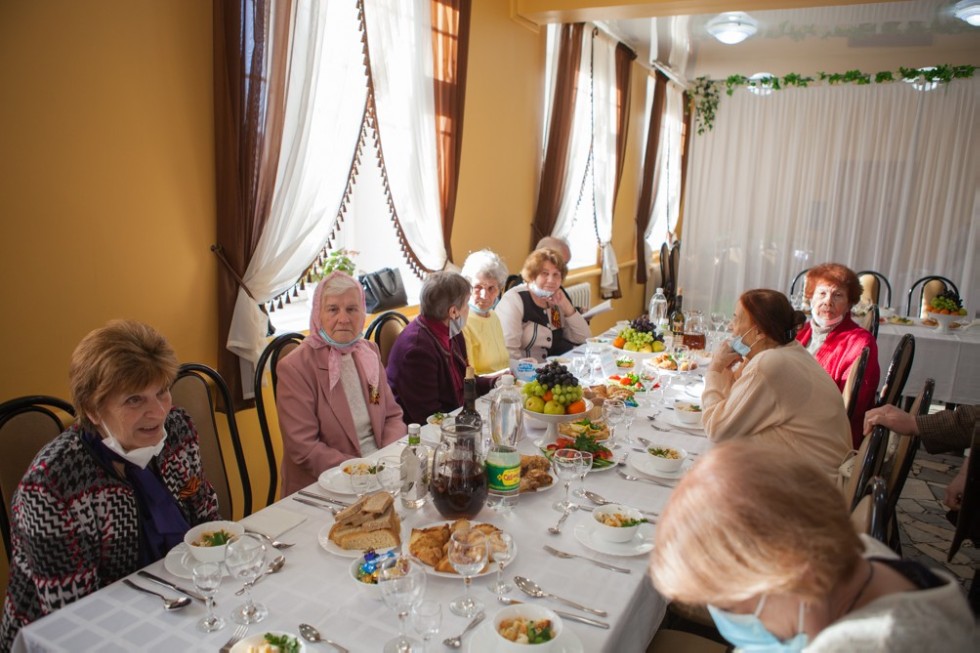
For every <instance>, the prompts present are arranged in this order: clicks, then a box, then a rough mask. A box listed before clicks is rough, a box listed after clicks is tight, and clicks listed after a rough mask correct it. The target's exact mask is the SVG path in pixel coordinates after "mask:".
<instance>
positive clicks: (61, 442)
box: [0, 320, 220, 650]
mask: <svg viewBox="0 0 980 653" xmlns="http://www.w3.org/2000/svg"><path fill="white" fill-rule="evenodd" d="M177 367H178V365H177V357H176V356H175V354H174V351H173V349H172V348H171V347H170V345H169V344H168V343H167V341H166V340H165V339H164V337H163V336H162V335H160V334H159V333H158V332H157V331H156V330H154V329H153V328H152V327H150V326H147V325H145V324H141V323H139V322H133V321H123V320H119V321H114V322H110V323H109V324H108V325H106V326H105V327H102V328H100V329H96V330H95V331H92V332H91V333H89V334H88V335H87V336H85V338H84V339H83V340H82V341H81V343H79V345H78V347H76V348H75V351H74V353H73V354H72V359H71V367H70V369H69V375H68V376H69V383H70V386H71V393H72V400H73V403H74V404H75V408H76V411H77V413H78V416H79V419H78V421H77V422H76V423H75V424H73V425H72V426H71V427H69V429H68V430H67V431H65V432H64V433H62V434H61V435H59V436H58V437H57V438H55V439H54V440H52V441H51V442H50V443H48V444H47V445H45V446H44V447H43V448H42V449H41V451H40V452H39V453H38V454H37V456H36V457H35V458H34V461H33V462H32V463H31V466H30V468H29V469H28V470H27V473H26V474H25V475H24V478H23V480H22V481H21V483H20V486H19V487H18V489H17V491H16V492H15V493H14V496H13V500H12V505H11V509H12V512H11V514H12V515H13V519H12V523H11V535H12V540H13V553H12V559H11V561H10V583H9V586H8V588H7V597H6V601H5V603H4V611H3V622H2V626H0V650H8V649H9V648H10V645H11V643H12V641H13V638H14V636H15V635H16V633H17V631H18V630H19V629H20V628H21V627H22V626H24V625H26V624H27V623H30V622H31V621H34V620H35V619H37V618H39V617H41V616H44V615H45V614H48V613H49V612H52V611H53V610H55V609H57V608H59V607H61V606H62V605H65V604H66V603H70V602H72V601H75V600H76V599H79V598H81V597H83V596H85V595H87V594H90V593H91V592H94V591H96V590H98V589H100V588H102V587H105V586H106V585H108V584H110V583H113V582H115V581H117V580H119V579H120V578H122V577H124V576H127V575H129V574H131V573H133V572H134V571H136V570H137V569H139V568H140V567H143V566H145V565H147V564H149V563H151V562H154V561H155V560H159V559H160V558H162V557H163V556H164V555H166V553H167V552H168V551H169V550H170V549H171V548H173V547H174V546H176V545H177V544H179V543H180V542H182V541H183V538H184V534H185V533H186V532H187V530H188V529H189V528H190V527H191V526H194V525H196V524H199V523H201V522H205V521H209V520H214V519H220V516H219V514H218V501H217V497H216V495H215V492H214V488H212V487H211V484H210V483H209V482H208V481H207V479H205V478H204V473H203V471H202V468H201V457H200V449H199V446H198V439H197V433H196V432H195V431H194V428H193V426H191V423H190V420H189V419H188V417H187V414H186V413H185V412H184V411H183V410H182V409H180V408H175V407H173V406H172V404H171V399H170V386H171V384H172V383H173V381H174V378H175V377H176V375H177Z"/></svg>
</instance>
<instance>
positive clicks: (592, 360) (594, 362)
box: [585, 354, 604, 385]
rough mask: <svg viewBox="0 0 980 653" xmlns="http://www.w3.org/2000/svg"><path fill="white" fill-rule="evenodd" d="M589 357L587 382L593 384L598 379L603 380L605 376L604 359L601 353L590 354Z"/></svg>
mask: <svg viewBox="0 0 980 653" xmlns="http://www.w3.org/2000/svg"><path fill="white" fill-rule="evenodd" d="M587 359H588V362H587V363H586V367H587V371H586V374H587V375H588V377H587V379H586V381H585V382H586V383H588V384H589V385H592V384H593V383H596V382H597V381H601V380H602V377H603V376H604V374H603V373H602V359H601V358H600V357H599V354H589V356H587Z"/></svg>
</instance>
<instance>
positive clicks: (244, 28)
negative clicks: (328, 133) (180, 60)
mask: <svg viewBox="0 0 980 653" xmlns="http://www.w3.org/2000/svg"><path fill="white" fill-rule="evenodd" d="M291 13H292V2H291V0H279V1H276V0H214V4H213V16H214V23H213V33H214V127H215V129H214V140H215V186H216V196H217V234H216V236H217V242H216V244H215V245H214V246H213V247H212V250H213V251H214V252H215V254H217V256H218V260H219V261H220V264H219V265H218V338H217V341H218V370H219V372H220V373H221V376H222V377H224V379H225V381H226V382H227V383H228V386H229V388H231V389H232V396H233V397H234V398H235V401H236V403H237V404H238V405H236V406H235V408H236V409H237V408H242V407H244V405H245V402H244V400H243V399H242V388H243V385H244V386H245V387H251V385H252V379H242V378H241V369H240V366H239V362H238V357H237V356H236V355H235V354H233V353H231V352H230V351H228V349H227V348H226V347H225V343H226V342H227V340H228V329H229V328H230V327H231V318H232V313H233V311H234V309H235V300H236V298H237V296H238V288H239V281H240V279H241V278H242V276H243V275H244V274H245V270H246V269H247V268H248V264H249V262H250V261H251V259H252V255H253V254H254V253H255V248H256V246H257V245H258V242H259V237H260V236H261V235H262V230H263V229H264V228H265V224H266V222H267V221H268V219H269V210H270V207H271V204H272V191H273V185H274V184H275V178H276V168H277V166H278V164H279V148H280V144H281V141H282V126H283V104H284V99H285V70H286V54H287V49H288V44H289V22H290V15H291ZM246 290H247V289H246Z"/></svg>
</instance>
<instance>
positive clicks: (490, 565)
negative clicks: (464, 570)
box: [406, 483, 555, 580]
mask: <svg viewBox="0 0 980 653" xmlns="http://www.w3.org/2000/svg"><path fill="white" fill-rule="evenodd" d="M551 485H552V486H554V485H555V483H552V484H551ZM454 523H456V520H452V519H450V520H445V521H437V522H430V523H428V524H423V525H421V526H417V527H416V528H414V529H412V530H426V529H432V528H438V527H440V526H449V527H450V528H451V527H452V525H453V524H454ZM470 523H471V525H472V527H474V528H476V527H477V526H493V527H494V528H496V529H497V530H499V531H500V532H502V533H506V531H504V530H503V529H502V528H499V527H498V526H495V525H493V524H490V523H489V522H475V521H474V522H470ZM410 541H411V540H410V539H409V542H410ZM512 542H513V546H514V549H513V553H512V555H511V557H510V559H509V560H508V561H507V562H505V563H504V569H506V568H507V567H509V566H510V565H511V564H512V563H513V562H514V560H516V559H517V538H516V537H514V538H512ZM409 546H411V545H410V544H409ZM406 548H407V547H406ZM409 557H410V558H411V559H412V560H414V561H416V562H418V563H419V565H421V567H422V568H423V569H424V570H425V573H427V574H428V575H430V576H438V577H440V578H452V579H456V580H462V579H463V577H462V576H460V575H459V574H457V573H456V572H455V571H451V572H447V571H436V569H435V568H434V567H432V566H430V565H427V564H426V563H424V562H422V561H421V560H419V558H418V557H417V556H416V555H415V554H414V553H412V552H411V551H409ZM495 573H497V563H495V562H494V561H493V560H490V561H488V562H487V564H486V566H485V567H484V568H483V571H481V572H480V573H478V574H473V576H471V578H482V577H483V576H489V575H490V574H495Z"/></svg>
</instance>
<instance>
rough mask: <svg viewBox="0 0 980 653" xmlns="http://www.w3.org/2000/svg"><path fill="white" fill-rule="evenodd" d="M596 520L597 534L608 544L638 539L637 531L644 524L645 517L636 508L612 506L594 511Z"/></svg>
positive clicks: (593, 516) (593, 515)
mask: <svg viewBox="0 0 980 653" xmlns="http://www.w3.org/2000/svg"><path fill="white" fill-rule="evenodd" d="M592 518H593V519H594V520H595V534H596V536H597V537H599V538H601V539H603V540H606V541H607V542H629V541H630V540H632V539H633V538H634V537H636V531H637V530H639V528H640V524H642V523H643V522H644V519H643V515H642V514H641V513H640V511H639V510H637V509H636V508H630V507H629V506H620V505H616V504H610V505H608V506H602V507H601V508H596V509H595V510H594V511H592Z"/></svg>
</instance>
